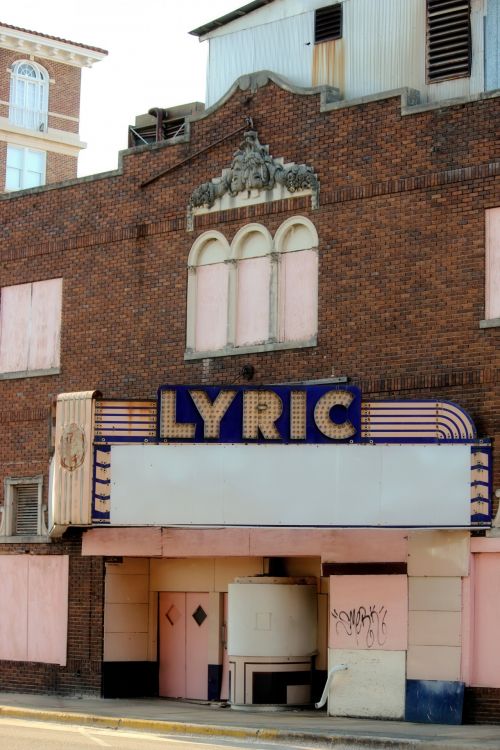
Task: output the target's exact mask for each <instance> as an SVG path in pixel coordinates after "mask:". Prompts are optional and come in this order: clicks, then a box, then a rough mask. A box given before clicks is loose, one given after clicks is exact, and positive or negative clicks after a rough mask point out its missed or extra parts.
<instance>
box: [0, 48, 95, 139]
mask: <svg viewBox="0 0 500 750" xmlns="http://www.w3.org/2000/svg"><path fill="white" fill-rule="evenodd" d="M25 59H29V58H27V57H26V56H25V55H23V53H22V52H15V51H13V50H7V49H0V99H1V100H2V101H5V102H8V101H9V92H10V73H9V70H10V68H11V66H12V64H13V63H15V62H17V61H18V60H25ZM34 62H35V63H38V65H41V67H42V68H45V70H46V71H47V73H48V74H49V80H50V83H49V112H53V113H54V114H58V115H65V116H66V117H76V118H78V117H79V116H80V78H81V70H80V68H77V67H74V66H72V65H66V64H65V63H60V62H54V61H52V60H46V59H45V58H42V57H40V58H38V57H35V58H34ZM6 110H7V111H8V107H6V106H5V105H2V109H0V115H3V116H4V117H5V116H6V114H7V113H6ZM49 126H50V127H56V128H57V129H58V130H66V131H70V132H72V133H77V132H78V122H72V121H71V120H65V119H61V118H57V123H56V124H54V123H53V122H52V119H51V118H49Z"/></svg>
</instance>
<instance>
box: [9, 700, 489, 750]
mask: <svg viewBox="0 0 500 750" xmlns="http://www.w3.org/2000/svg"><path fill="white" fill-rule="evenodd" d="M1 717H6V718H11V719H32V720H38V721H48V722H57V723H62V724H76V725H80V726H92V727H99V728H102V729H132V730H137V731H150V732H164V733H166V734H177V735H186V736H188V735H189V736H199V737H224V738H229V739H237V740H248V739H252V740H257V739H258V740H264V741H266V742H276V743H286V742H288V743H292V742H293V743H301V742H308V743H310V744H316V745H323V746H325V745H327V746H328V747H330V748H336V747H337V748H339V750H340V748H346V747H349V748H350V750H357V749H358V748H359V750H364V749H365V748H374V749H375V748H378V749H379V750H383V749H385V748H386V749H387V750H391V748H392V749H393V750H459V748H461V747H463V748H464V750H486V748H498V742H497V741H495V744H490V742H489V741H488V740H486V741H485V740H478V741H473V742H467V741H466V740H465V739H462V738H460V739H458V738H457V739H455V740H450V738H443V739H437V738H436V739H435V740H429V739H427V738H422V739H421V738H416V737H415V738H413V737H412V738H408V737H384V736H377V735H353V734H332V733H328V734H326V733H325V734H319V733H317V732H297V731H292V730H288V729H260V728H249V727H238V726H227V725H220V724H193V723H189V722H183V721H168V720H158V719H135V718H126V717H117V716H101V715H99V714H86V713H78V712H72V711H50V710H45V709H36V708H19V707H17V706H1V705H0V718H1ZM457 740H458V742H457Z"/></svg>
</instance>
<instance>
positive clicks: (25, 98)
mask: <svg viewBox="0 0 500 750" xmlns="http://www.w3.org/2000/svg"><path fill="white" fill-rule="evenodd" d="M0 32H1V41H0V66H1V68H0V69H1V71H2V73H1V75H0V176H1V184H0V190H2V191H4V190H18V189H20V188H29V187H34V186H37V185H45V184H50V183H54V182H61V181H62V180H68V179H71V178H74V177H76V173H77V163H78V154H79V152H80V151H81V149H82V148H85V144H84V143H82V141H81V140H80V137H79V129H80V128H79V122H80V86H81V69H82V67H84V66H87V67H89V66H91V65H92V64H93V63H94V62H97V61H99V60H102V59H103V58H104V57H105V55H106V54H107V53H106V52H105V50H101V49H98V48H97V47H87V46H85V45H83V44H79V43H77V42H68V41H66V40H64V39H59V38H56V37H53V36H48V35H46V34H40V33H38V32H33V31H27V30H26V29H20V28H17V27H13V26H10V25H8V24H1V23H0Z"/></svg>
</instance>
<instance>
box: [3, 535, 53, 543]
mask: <svg viewBox="0 0 500 750" xmlns="http://www.w3.org/2000/svg"><path fill="white" fill-rule="evenodd" d="M51 542H52V539H51V538H50V536H48V535H45V534H43V535H42V534H40V535H38V534H35V535H33V536H30V535H29V534H19V535H14V536H0V544H50V543H51Z"/></svg>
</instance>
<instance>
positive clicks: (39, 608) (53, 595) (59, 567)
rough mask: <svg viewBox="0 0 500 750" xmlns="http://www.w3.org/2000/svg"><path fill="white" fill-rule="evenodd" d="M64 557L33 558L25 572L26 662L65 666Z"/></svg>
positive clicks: (65, 563)
mask: <svg viewBox="0 0 500 750" xmlns="http://www.w3.org/2000/svg"><path fill="white" fill-rule="evenodd" d="M68 575H69V557H68V555H33V556H32V557H30V561H29V571H28V590H29V598H28V661H37V662H45V663H46V664H60V665H61V666H65V665H66V650H67V632H68Z"/></svg>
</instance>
